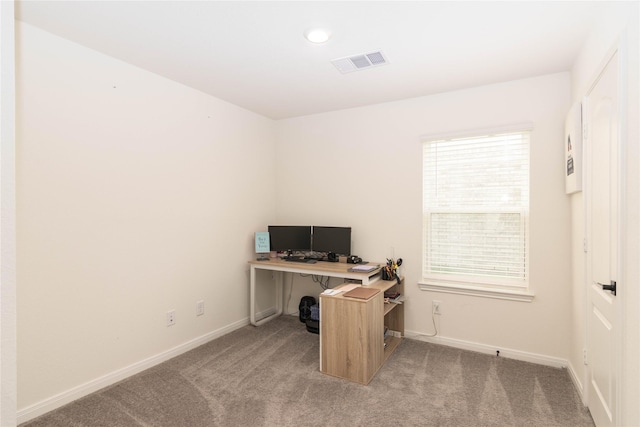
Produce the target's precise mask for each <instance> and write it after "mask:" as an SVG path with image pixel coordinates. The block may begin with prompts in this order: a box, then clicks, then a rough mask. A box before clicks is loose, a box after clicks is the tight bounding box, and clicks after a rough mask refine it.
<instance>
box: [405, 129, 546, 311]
mask: <svg viewBox="0 0 640 427" xmlns="http://www.w3.org/2000/svg"><path fill="white" fill-rule="evenodd" d="M506 133H528V134H529V135H528V137H529V144H528V150H527V160H526V161H527V162H529V165H530V159H531V145H532V139H533V127H532V126H531V125H530V124H518V125H513V126H508V127H501V128H492V129H482V130H475V131H470V132H464V133H457V134H452V133H450V134H440V135H431V136H423V137H422V138H421V139H420V141H421V146H422V147H423V153H424V147H425V144H426V143H430V142H434V141H447V140H453V139H460V138H474V137H478V138H481V137H483V136H489V135H500V134H506ZM425 161H426V159H425V157H424V154H423V157H422V168H423V172H422V180H423V181H422V182H423V183H424V179H425ZM528 185H529V189H530V186H531V171H530V169H529V172H528ZM425 197H426V194H425V188H424V184H423V187H422V205H423V208H422V259H421V280H420V281H419V283H418V285H419V288H420V289H421V290H425V291H433V292H446V293H454V294H464V295H474V296H482V297H490V298H498V299H507V300H514V301H524V302H531V301H532V300H533V297H534V294H533V292H532V291H531V287H530V271H531V268H530V235H531V234H530V221H529V213H530V209H531V196H530V194H529V196H528V200H527V206H526V208H522V207H502V206H500V207H496V209H484V208H473V209H465V208H460V209H450V208H446V209H443V208H439V207H435V208H434V209H426V208H425ZM440 212H443V213H446V212H452V213H458V212H459V213H465V212H471V213H473V212H478V213H489V214H491V213H509V212H518V213H520V215H521V217H522V221H521V222H520V226H521V235H523V236H524V237H523V238H524V245H525V247H524V251H525V273H524V277H523V278H522V279H510V278H496V277H495V276H487V277H485V276H481V275H469V276H465V275H448V274H437V273H427V266H428V262H429V261H428V253H429V248H428V245H429V239H428V235H427V233H428V232H429V230H430V228H429V227H430V219H431V215H432V214H434V213H440Z"/></svg>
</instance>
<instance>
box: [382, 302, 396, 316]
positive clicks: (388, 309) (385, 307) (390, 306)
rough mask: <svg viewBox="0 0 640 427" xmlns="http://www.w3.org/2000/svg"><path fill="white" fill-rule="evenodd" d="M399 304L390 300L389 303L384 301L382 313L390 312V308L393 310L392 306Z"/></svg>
mask: <svg viewBox="0 0 640 427" xmlns="http://www.w3.org/2000/svg"><path fill="white" fill-rule="evenodd" d="M398 305H399V304H394V303H392V302H390V303H386V304H385V305H384V315H385V316H386V315H387V314H388V313H390V312H391V310H393V309H394V308H396V307H397V306H398Z"/></svg>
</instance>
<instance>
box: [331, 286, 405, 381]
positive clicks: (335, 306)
mask: <svg viewBox="0 0 640 427" xmlns="http://www.w3.org/2000/svg"><path fill="white" fill-rule="evenodd" d="M367 287H368V288H375V289H379V290H380V292H378V293H377V294H376V295H374V296H373V297H371V298H369V299H367V300H362V299H357V298H349V297H345V296H344V295H343V294H338V295H324V294H321V295H320V371H321V372H322V373H324V374H327V375H332V376H335V377H339V378H344V379H347V380H350V381H354V382H358V383H361V384H365V385H366V384H369V382H370V381H371V380H372V379H373V377H374V376H375V375H376V373H377V372H378V370H379V369H380V367H382V365H383V364H384V362H385V361H386V360H387V359H388V358H389V356H391V354H392V353H393V352H394V351H395V349H396V348H397V347H398V345H399V344H400V342H401V341H402V337H403V336H404V305H403V304H395V303H386V304H385V303H384V292H385V291H387V290H395V291H397V292H399V293H400V294H401V295H403V296H404V278H402V279H401V280H400V283H398V282H397V281H396V280H393V281H386V280H378V281H375V282H373V283H372V284H370V285H368V286H367ZM385 326H386V327H387V328H388V330H389V332H388V335H387V338H386V339H385V338H384V328H385Z"/></svg>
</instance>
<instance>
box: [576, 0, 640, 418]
mask: <svg viewBox="0 0 640 427" xmlns="http://www.w3.org/2000/svg"><path fill="white" fill-rule="evenodd" d="M639 13H640V7H639V5H638V2H621V3H619V4H618V5H617V8H615V9H613V8H607V14H606V15H603V16H601V17H600V19H599V21H598V22H597V25H595V26H594V28H593V30H592V32H591V34H590V35H589V37H588V38H587V39H586V40H585V43H584V45H583V46H582V49H581V51H580V54H579V55H578V57H577V58H576V61H575V63H574V66H573V68H572V71H571V83H572V85H571V86H572V89H571V97H572V99H573V102H578V101H581V100H582V98H583V97H584V95H585V94H586V93H587V91H588V90H589V88H590V87H591V86H592V85H593V84H594V82H595V79H596V78H597V76H598V73H599V72H600V71H601V69H602V67H603V66H604V63H605V61H606V60H607V58H608V57H609V56H610V55H611V53H612V52H613V49H614V48H619V49H621V54H620V55H618V56H619V57H620V58H622V59H623V61H624V62H623V64H622V66H621V67H620V69H621V76H622V77H623V79H622V84H623V87H622V88H623V92H622V97H623V99H624V100H623V103H624V108H623V109H622V112H623V114H624V113H625V112H626V116H627V121H626V123H624V124H623V126H624V127H623V129H622V132H621V136H622V145H623V148H622V149H623V152H624V156H623V158H624V162H623V167H622V171H621V172H622V177H623V178H622V182H624V186H625V188H624V189H623V192H624V195H623V199H624V200H625V204H624V205H623V207H622V212H621V214H622V222H621V224H622V227H623V230H622V236H623V239H624V240H623V249H622V252H621V254H622V263H623V271H621V272H620V275H619V277H620V278H621V279H622V280H620V281H619V283H620V285H621V292H620V293H619V294H618V295H619V297H621V298H622V306H623V314H622V324H621V325H620V326H621V329H622V331H623V355H622V362H623V367H622V369H623V372H624V376H623V378H621V384H622V389H621V390H622V398H621V407H622V413H621V416H622V419H621V420H620V424H621V425H637V424H638V422H639V420H640V407H638V404H637V403H638V401H639V400H640V347H639V346H640V314H639V312H640V264H639V263H638V259H640V248H639V247H638V245H639V242H640V217H639V214H638V213H639V212H640V175H639V173H638V171H639V170H640V167H639V166H640V143H639V142H638V141H639V140H640V130H639V128H638V126H639V122H638V117H640V111H639V103H640V95H639V94H640V90H639V76H640V73H639V67H638V58H639V56H640V53H639V49H640V46H639V39H640V36H639V31H638V27H639V24H638V22H639V19H640V18H639ZM624 97H626V99H625V98H624ZM583 203H584V195H583V193H576V194H575V195H572V196H571V219H572V224H573V227H572V228H573V231H574V233H573V236H572V241H573V245H572V259H573V272H574V275H573V284H572V293H573V301H574V304H573V311H572V320H571V323H572V329H573V330H574V333H573V334H572V337H573V341H572V343H571V350H570V355H569V361H570V364H571V365H572V367H573V369H574V370H575V372H576V373H577V376H578V378H580V379H581V380H582V381H583V382H585V381H586V380H587V373H586V369H585V366H584V365H583V363H582V350H583V349H584V348H587V343H586V342H585V333H586V329H585V328H586V325H585V312H586V304H587V302H586V290H585V288H586V284H585V282H584V280H585V278H584V268H585V263H584V253H583V250H582V239H583V237H584V207H583Z"/></svg>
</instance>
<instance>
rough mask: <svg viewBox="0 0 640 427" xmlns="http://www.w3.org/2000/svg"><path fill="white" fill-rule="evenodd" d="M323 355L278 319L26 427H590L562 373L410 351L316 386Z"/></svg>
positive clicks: (415, 347) (408, 347) (425, 346)
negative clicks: (368, 377) (364, 372)
mask: <svg viewBox="0 0 640 427" xmlns="http://www.w3.org/2000/svg"><path fill="white" fill-rule="evenodd" d="M318 354H319V342H318V335H315V334H311V333H308V332H307V331H306V329H305V327H304V325H303V324H302V323H300V322H299V321H298V319H297V317H292V316H283V317H280V318H278V319H275V320H273V321H271V322H269V323H267V324H265V325H263V326H261V327H258V328H256V327H253V326H246V327H243V328H241V329H238V330H236V331H234V332H232V333H230V334H228V335H226V336H224V337H221V338H219V339H216V340H214V341H211V342H209V343H207V344H205V345H203V346H201V347H198V348H196V349H194V350H192V351H189V352H188V353H185V354H183V355H181V356H178V357H176V358H174V359H172V360H170V361H167V362H165V363H163V364H161V365H158V366H156V367H153V368H151V369H148V370H146V371H144V372H142V373H140V374H137V375H135V376H133V377H130V378H128V379H126V380H124V381H122V382H120V383H118V384H115V385H113V386H111V387H108V388H106V389H103V390H101V391H98V392H96V393H94V394H92V395H89V396H87V397H84V398H82V399H79V400H77V401H75V402H72V403H70V404H68V405H66V406H64V407H62V408H59V409H57V410H54V411H52V412H49V413H48V414H45V415H43V416H41V417H39V418H37V419H34V420H32V421H30V422H27V423H24V424H23V426H25V427H26V426H28V427H40V426H47V427H56V426H64V427H68V426H108V427H120V426H123V427H124V426H154V427H159V426H167V427H175V426H194V427H195V426H391V425H395V426H593V425H594V424H593V421H592V419H591V417H590V415H589V412H588V410H586V409H585V408H584V407H583V406H582V403H581V402H580V399H579V396H578V394H577V392H576V390H575V388H574V386H573V384H572V382H571V380H570V378H569V375H568V373H567V372H566V370H564V369H556V368H551V367H547V366H541V365H535V364H531V363H526V362H520V361H514V360H510V359H506V358H503V357H496V356H492V355H486V354H480V353H475V352H470V351H464V350H458V349H454V348H450V347H445V346H440V345H435V344H429V343H425V342H421V341H416V340H410V339H405V340H404V341H403V343H402V344H401V345H400V347H399V348H398V349H397V350H396V352H395V353H394V354H393V355H392V356H391V357H390V358H389V360H388V361H387V363H386V364H385V365H384V366H383V367H382V369H381V370H380V371H379V372H378V374H377V375H376V377H375V378H374V379H373V381H372V382H371V383H370V384H369V385H368V386H363V385H358V384H355V383H351V382H349V381H345V380H342V379H337V378H333V377H330V376H327V375H323V374H321V373H320V372H319V371H318V368H319V366H318Z"/></svg>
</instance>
